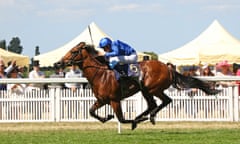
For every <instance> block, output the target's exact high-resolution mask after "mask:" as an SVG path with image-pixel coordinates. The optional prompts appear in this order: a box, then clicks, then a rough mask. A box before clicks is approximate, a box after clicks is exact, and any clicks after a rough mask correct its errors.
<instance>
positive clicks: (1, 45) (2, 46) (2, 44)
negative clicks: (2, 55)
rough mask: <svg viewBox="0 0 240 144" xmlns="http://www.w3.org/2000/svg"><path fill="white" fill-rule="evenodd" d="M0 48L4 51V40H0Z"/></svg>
mask: <svg viewBox="0 0 240 144" xmlns="http://www.w3.org/2000/svg"><path fill="white" fill-rule="evenodd" d="M0 48H2V49H6V40H1V41H0Z"/></svg>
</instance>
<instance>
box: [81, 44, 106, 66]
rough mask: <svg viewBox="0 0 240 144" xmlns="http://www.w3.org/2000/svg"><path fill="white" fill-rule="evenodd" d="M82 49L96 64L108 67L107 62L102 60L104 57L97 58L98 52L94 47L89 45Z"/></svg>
mask: <svg viewBox="0 0 240 144" xmlns="http://www.w3.org/2000/svg"><path fill="white" fill-rule="evenodd" d="M83 48H84V49H86V51H87V52H88V53H89V54H90V55H91V56H92V57H94V58H95V59H96V60H97V61H98V62H100V63H101V64H103V65H108V61H106V59H105V58H104V56H98V54H99V51H98V50H96V49H95V47H94V45H89V44H86V45H84V47H83Z"/></svg>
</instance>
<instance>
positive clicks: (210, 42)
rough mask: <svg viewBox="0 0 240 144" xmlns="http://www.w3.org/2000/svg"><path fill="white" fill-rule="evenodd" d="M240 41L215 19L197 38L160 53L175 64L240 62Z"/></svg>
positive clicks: (161, 56) (162, 58)
mask: <svg viewBox="0 0 240 144" xmlns="http://www.w3.org/2000/svg"><path fill="white" fill-rule="evenodd" d="M239 54H240V41H239V40H238V39H236V38H234V37H233V36H232V35H231V34H230V33H229V32H227V31H226V30H225V29H224V28H223V26H222V25H221V24H220V23H219V22H218V21H217V20H215V21H214V22H213V23H212V24H211V25H210V26H209V27H208V28H207V29H206V30H205V31H204V32H202V33H201V34H200V35H199V36H198V37H197V38H195V39H194V40H192V41H190V42H189V43H187V44H185V45H184V46H182V47H180V48H178V49H175V50H173V51H170V52H167V53H164V54H160V55H159V60H160V61H163V62H165V63H166V62H171V63H173V64H175V65H193V64H200V63H209V64H216V63H218V62H220V61H222V60H228V61H229V62H230V63H234V62H235V63H240V57H239Z"/></svg>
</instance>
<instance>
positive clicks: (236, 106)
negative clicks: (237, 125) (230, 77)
mask: <svg viewBox="0 0 240 144" xmlns="http://www.w3.org/2000/svg"><path fill="white" fill-rule="evenodd" d="M238 97H239V95H238V85H234V86H233V121H238V120H239V103H238V99H239V98H238Z"/></svg>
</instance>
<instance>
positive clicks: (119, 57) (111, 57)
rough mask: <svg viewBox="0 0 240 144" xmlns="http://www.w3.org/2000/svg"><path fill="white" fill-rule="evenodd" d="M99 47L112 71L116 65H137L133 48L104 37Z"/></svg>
mask: <svg viewBox="0 0 240 144" xmlns="http://www.w3.org/2000/svg"><path fill="white" fill-rule="evenodd" d="M99 47H100V48H103V49H104V51H105V52H106V53H105V58H106V59H107V60H108V61H109V67H110V68H111V69H114V68H115V66H116V65H117V64H120V65H124V64H127V65H128V64H132V63H137V53H136V51H135V50H134V48H132V47H131V46H129V45H128V44H126V43H124V42H122V41H120V40H116V41H112V40H111V39H109V38H108V37H105V38H102V39H101V40H100V42H99Z"/></svg>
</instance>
